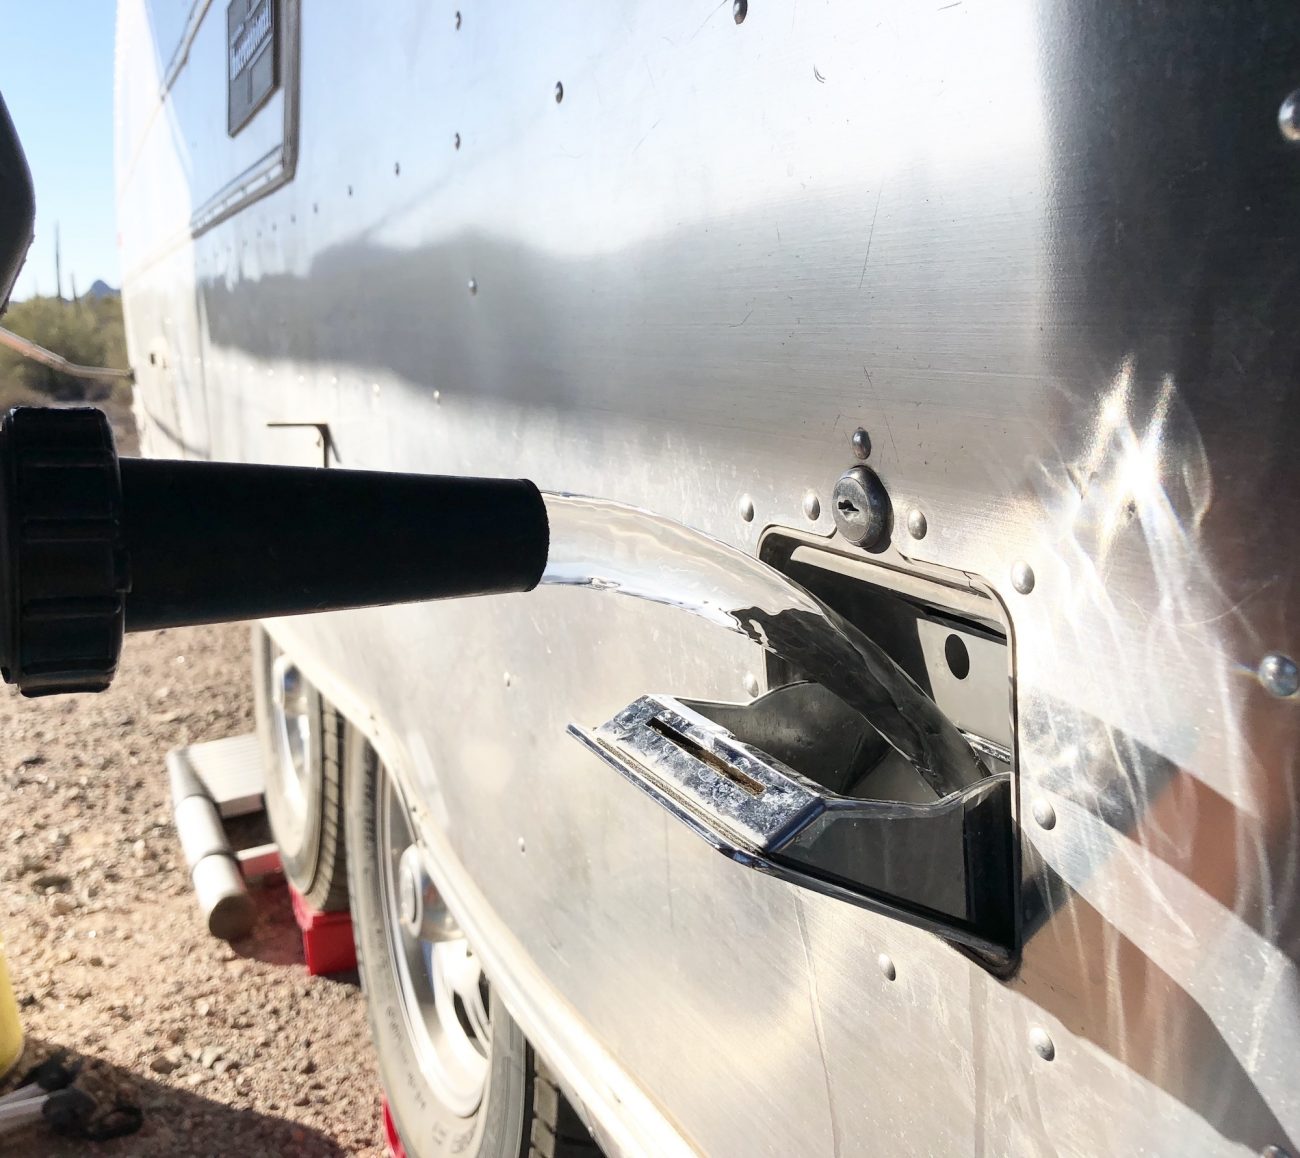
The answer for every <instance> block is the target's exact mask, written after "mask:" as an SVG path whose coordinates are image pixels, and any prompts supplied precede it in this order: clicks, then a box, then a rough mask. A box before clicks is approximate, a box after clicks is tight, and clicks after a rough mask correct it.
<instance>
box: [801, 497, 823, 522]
mask: <svg viewBox="0 0 1300 1158" xmlns="http://www.w3.org/2000/svg"><path fill="white" fill-rule="evenodd" d="M803 513H804V514H805V515H807V516H808V518H809V519H811V520H812V521H813V522H814V523H815V522H816V521H817V518H818V516H819V515H820V514H821V513H822V501H821V499H819V498H818V497H817V492H816V491H809V492H808V493H807V494H805V495H804V497H803Z"/></svg>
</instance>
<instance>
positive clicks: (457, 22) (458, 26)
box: [456, 12, 460, 32]
mask: <svg viewBox="0 0 1300 1158" xmlns="http://www.w3.org/2000/svg"><path fill="white" fill-rule="evenodd" d="M456 31H457V32H459V31H460V13H459V12H457V13H456Z"/></svg>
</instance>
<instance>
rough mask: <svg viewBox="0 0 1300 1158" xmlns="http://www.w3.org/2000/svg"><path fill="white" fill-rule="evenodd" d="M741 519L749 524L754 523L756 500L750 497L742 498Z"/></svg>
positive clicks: (742, 496) (744, 496)
mask: <svg viewBox="0 0 1300 1158" xmlns="http://www.w3.org/2000/svg"><path fill="white" fill-rule="evenodd" d="M740 517H741V518H742V519H744V520H745V522H747V523H752V522H753V521H754V500H753V499H751V498H750V497H749V496H748V495H741V496H740Z"/></svg>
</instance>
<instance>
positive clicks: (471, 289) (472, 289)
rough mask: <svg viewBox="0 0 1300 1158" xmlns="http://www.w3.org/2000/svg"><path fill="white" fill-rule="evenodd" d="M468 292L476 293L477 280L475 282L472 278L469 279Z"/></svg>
mask: <svg viewBox="0 0 1300 1158" xmlns="http://www.w3.org/2000/svg"><path fill="white" fill-rule="evenodd" d="M469 292H470V293H471V294H476V293H478V282H476V281H475V280H474V279H473V278H470V279H469Z"/></svg>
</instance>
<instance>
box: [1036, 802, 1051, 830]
mask: <svg viewBox="0 0 1300 1158" xmlns="http://www.w3.org/2000/svg"><path fill="white" fill-rule="evenodd" d="M1033 813H1034V820H1035V822H1036V823H1037V824H1038V827H1039V828H1055V827H1056V809H1055V808H1053V807H1052V802H1051V801H1050V800H1041V799H1040V800H1035V801H1034V807H1033Z"/></svg>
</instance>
